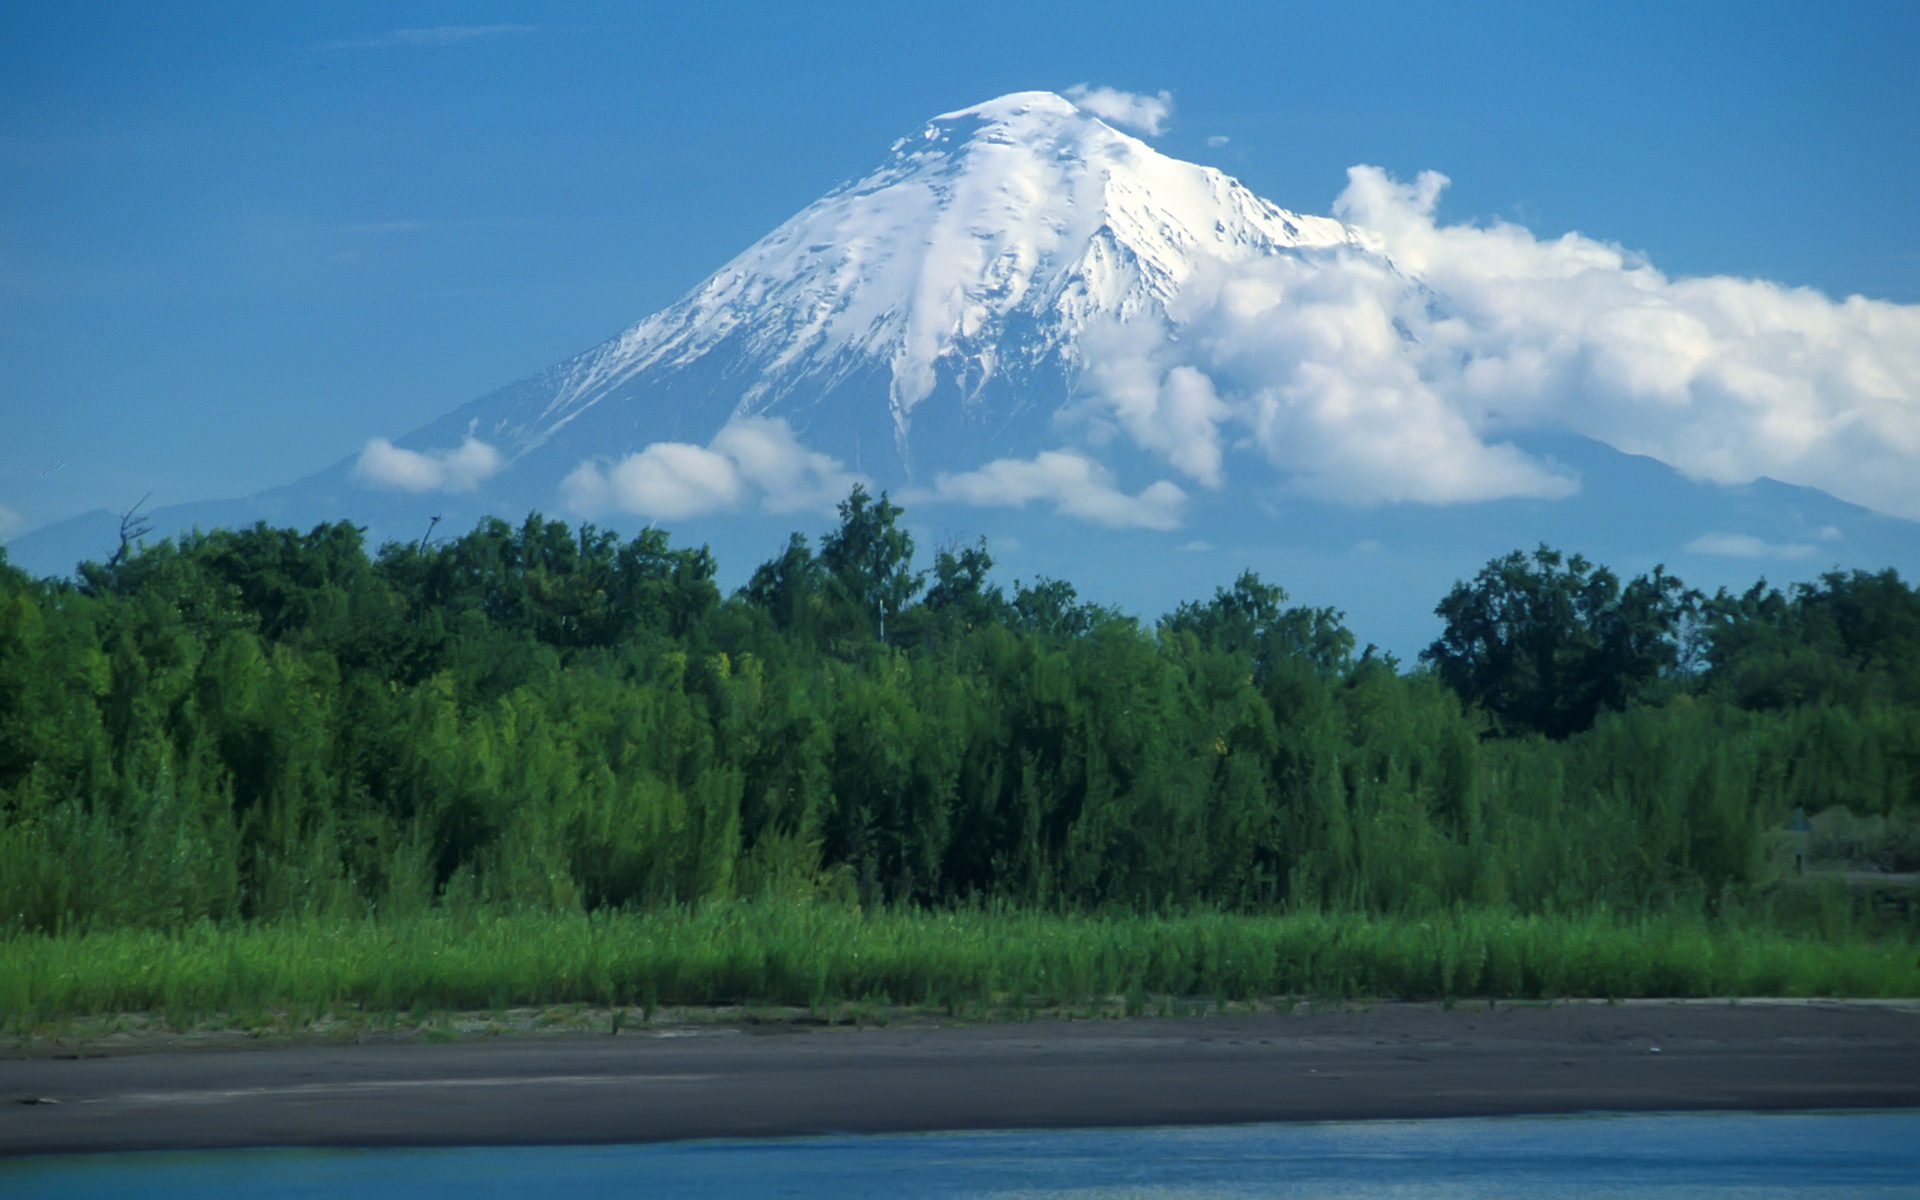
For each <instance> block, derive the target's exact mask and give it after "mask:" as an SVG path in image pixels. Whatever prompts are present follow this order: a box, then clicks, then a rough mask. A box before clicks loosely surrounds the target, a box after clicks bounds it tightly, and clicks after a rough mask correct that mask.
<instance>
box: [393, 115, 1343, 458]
mask: <svg viewBox="0 0 1920 1200" xmlns="http://www.w3.org/2000/svg"><path fill="white" fill-rule="evenodd" d="M1347 251H1352V252H1360V253H1369V254H1377V253H1378V252H1379V247H1378V245H1377V244H1376V243H1372V242H1370V241H1369V240H1368V239H1367V238H1365V236H1364V235H1362V234H1360V233H1359V232H1357V231H1355V230H1353V229H1350V228H1348V227H1347V226H1345V225H1342V224H1341V223H1340V222H1338V221H1334V220H1331V219H1329V218H1326V217H1309V216H1301V215H1298V214H1294V213H1289V212H1285V211H1283V210H1281V209H1279V208H1276V207H1275V206H1273V205H1272V204H1269V203H1267V202H1266V201H1264V200H1262V199H1260V198H1259V197H1257V196H1255V195H1254V194H1253V193H1251V192H1249V191H1248V190H1247V189H1246V188H1244V187H1243V186H1241V185H1240V184H1239V183H1237V182H1235V181H1234V180H1232V179H1230V178H1228V177H1227V176H1225V175H1222V174H1221V173H1220V172H1218V171H1216V170H1213V169H1212V168H1209V167H1201V166H1196V165H1194V164H1191V163H1185V162H1180V161H1177V160H1175V159H1171V158H1168V157H1166V156H1165V155H1162V154H1160V153H1158V152H1157V151H1155V150H1153V149H1152V148H1151V147H1149V146H1147V145H1146V144H1145V143H1143V142H1140V141H1138V140H1136V139H1134V138H1131V137H1128V136H1127V135H1125V134H1123V133H1120V132H1118V131H1116V130H1114V129H1112V128H1111V127H1109V126H1107V125H1106V124H1104V123H1103V122H1101V121H1099V120H1098V119H1096V118H1094V117H1091V116H1089V115H1087V114H1085V113H1083V112H1081V111H1080V110H1078V109H1076V108H1075V107H1074V106H1073V105H1072V104H1070V103H1068V102H1067V101H1066V100H1063V99H1062V98H1060V97H1058V96H1055V95H1052V94H1051V93H1046V92H1024V93H1018V94H1015V95H1011V96H1004V97H1001V98H1000V99H998V100H994V101H991V102H989V103H987V104H982V105H978V106H975V107H973V108H968V109H962V110H960V111H958V112H954V113H948V114H946V115H944V116H941V117H937V118H935V119H934V120H933V121H932V122H930V123H929V124H928V125H927V127H926V128H925V129H924V130H923V131H921V133H920V134H919V135H918V136H915V137H911V138H903V139H901V140H900V141H899V142H896V143H895V144H894V146H893V148H892V150H891V152H890V153H889V155H888V157H887V160H886V161H885V162H884V163H883V164H882V165H881V166H880V167H879V169H877V170H876V171H874V172H873V173H871V174H869V175H867V176H865V177H864V178H861V179H859V180H856V181H854V182H852V183H849V184H846V185H844V186H843V187H841V188H839V189H836V190H835V191H834V192H832V193H830V194H829V195H827V196H825V197H823V198H822V199H821V200H819V201H817V202H815V203H814V204H812V205H810V206H809V207H807V208H806V209H805V210H803V211H802V212H800V213H799V214H798V215H796V216H795V217H793V218H792V219H791V220H789V221H787V222H786V223H785V224H783V225H781V226H780V227H779V228H778V229H776V230H774V231H773V232H772V233H770V234H768V235H767V236H766V237H765V238H763V239H761V240H760V241H759V242H757V243H755V244H754V245H753V246H751V247H749V248H748V249H747V250H746V251H745V252H744V253H742V254H741V255H739V256H738V257H737V258H735V259H734V260H733V261H732V262H730V263H728V264H727V265H726V266H724V267H722V268H721V269H720V270H719V271H717V272H715V273H714V274H713V275H712V276H711V277H710V278H709V279H707V280H706V282H704V283H702V284H701V285H700V286H699V287H697V288H695V289H694V290H693V291H692V292H690V293H689V294H688V295H687V296H685V297H684V298H682V299H681V300H680V301H679V302H678V303H676V304H674V305H673V306H672V307H670V308H668V309H665V310H664V311H662V312H659V313H656V314H654V315H653V316H651V317H648V318H646V319H645V320H643V321H641V322H639V323H638V324H636V325H634V326H632V327H631V328H629V329H628V330H626V331H625V332H623V333H622V334H620V335H619V336H618V337H616V338H614V339H612V340H610V341H608V342H607V343H606V344H604V345H602V346H599V347H597V348H596V349H594V350H591V351H589V352H587V353H585V354H582V355H580V356H578V357H577V358H574V359H572V360H570V361H568V362H565V363H562V364H560V365H558V366H556V367H554V368H552V369H551V370H549V371H546V372H543V373H542V374H541V375H539V376H537V377H536V378H534V379H532V380H528V381H525V382H524V383H522V384H518V385H515V386H514V387H512V388H508V389H505V390H503V391H501V392H498V393H495V394H494V395H492V396H489V397H486V398H483V399H482V400H481V401H478V402H476V403H475V404H474V405H471V406H468V407H467V408H465V409H462V410H461V411H460V412H458V413H455V414H450V416H449V418H448V419H447V420H446V421H444V422H440V423H436V425H435V426H430V427H429V429H428V430H423V431H421V436H419V437H417V438H409V439H405V440H404V441H403V443H402V444H403V445H404V444H411V443H414V442H419V443H420V444H422V445H434V444H438V445H445V444H447V443H448V439H449V435H462V436H463V435H465V434H468V433H471V434H472V435H473V436H475V437H477V438H479V439H481V440H482V441H485V442H488V443H489V444H492V445H495V446H497V447H499V448H500V449H501V451H502V452H503V453H504V454H505V455H506V457H507V459H508V460H509V462H510V463H517V462H519V461H520V460H523V459H526V458H528V457H529V456H535V457H537V458H538V459H542V460H546V461H547V462H548V464H549V466H548V469H549V470H551V469H552V462H553V460H554V459H555V458H556V453H555V452H556V451H559V452H560V453H559V454H558V455H557V457H558V458H559V460H560V461H562V462H565V465H566V466H567V467H568V468H571V467H572V466H573V465H574V463H576V462H578V461H579V458H580V457H587V456H591V455H594V454H600V455H614V454H620V453H626V452H631V451H636V450H639V449H641V448H642V447H643V446H645V445H647V444H649V443H650V442H653V441H682V442H698V443H704V442H705V441H706V440H707V439H709V438H710V437H712V435H713V434H714V433H715V432H716V431H717V430H718V429H719V428H720V427H721V426H722V425H724V424H725V423H726V422H727V421H728V420H729V419H731V418H733V417H736V416H744V417H770V418H780V419H783V420H785V421H786V422H787V423H788V425H789V427H790V428H791V429H792V430H793V431H794V433H796V434H797V435H798V436H799V437H800V438H801V439H802V440H803V441H804V442H805V443H806V444H807V445H808V446H809V447H811V448H813V449H815V450H817V451H821V452H824V453H826V454H828V455H831V456H833V457H834V458H836V459H839V460H840V461H842V462H844V463H846V464H848V465H849V466H851V467H852V468H853V469H855V470H857V471H860V472H862V473H864V474H866V475H869V476H871V477H873V478H875V479H876V480H878V481H879V482H880V483H882V484H883V485H885V484H898V483H901V482H905V481H906V480H908V479H912V478H927V477H930V474H931V471H932V470H935V469H954V468H961V467H966V466H972V465H975V464H976V463H977V462H978V461H981V460H983V459H985V458H990V457H992V454H993V452H994V451H996V450H999V449H1003V448H1011V447H1016V446H1023V445H1024V443H1026V442H1029V441H1031V440H1032V439H1033V437H1034V436H1037V435H1038V434H1039V433H1041V432H1044V429H1045V426H1046V422H1047V420H1048V419H1049V418H1051V417H1052V415H1053V413H1054V412H1055V411H1057V410H1058V408H1059V407H1060V406H1061V405H1062V404H1063V403H1064V402H1065V401H1066V399H1067V397H1068V394H1069V392H1070V389H1071V381H1072V378H1073V375H1074V373H1075V371H1076V370H1077V369H1078V367H1079V366H1080V365H1081V362H1080V347H1081V341H1082V338H1083V336H1084V335H1085V333H1086V331H1087V330H1088V329H1089V328H1090V327H1091V326H1092V325H1093V324H1094V323H1096V322H1099V321H1101V320H1103V319H1105V320H1121V319H1129V318H1133V317H1137V316H1140V315H1142V314H1150V315H1156V316H1161V317H1165V316H1166V315H1167V310H1168V305H1169V304H1170V303H1171V302H1172V301H1173V300H1174V299H1175V298H1176V297H1177V296H1178V294H1179V292H1180V289H1181V285H1182V284H1183V283H1184V282H1185V281H1186V280H1187V279H1188V278H1189V277H1190V276H1191V275H1192V274H1193V273H1194V272H1195V271H1196V270H1198V269H1200V268H1201V267H1202V266H1203V265H1206V264H1209V263H1214V264H1230V263H1236V262H1240V261H1244V260H1246V259H1248V258H1250V257H1254V256H1260V255H1274V254H1316V253H1334V252H1347ZM956 435H957V436H960V437H961V439H962V442H961V446H962V447H963V448H964V449H963V451H962V452H960V453H956V449H958V448H957V447H956V446H955V443H954V438H955V436H956ZM435 439H439V440H438V441H437V442H436V441H435ZM569 457H572V458H573V461H572V462H566V459H567V458H569Z"/></svg>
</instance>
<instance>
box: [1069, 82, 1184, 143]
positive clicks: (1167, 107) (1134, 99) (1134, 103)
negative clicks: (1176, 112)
mask: <svg viewBox="0 0 1920 1200" xmlns="http://www.w3.org/2000/svg"><path fill="white" fill-rule="evenodd" d="M1066 96H1067V99H1069V100H1071V101H1073V102H1074V104H1075V105H1077V106H1078V107H1079V108H1080V109H1081V110H1082V111H1083V112H1090V113H1092V114H1093V115H1094V116H1096V117H1099V118H1100V119H1101V120H1102V121H1106V122H1107V123H1109V124H1112V125H1120V126H1124V127H1125V128H1127V129H1131V130H1134V131H1135V132H1137V133H1144V134H1146V135H1147V136H1148V137H1159V136H1160V135H1161V134H1162V133H1163V132H1165V131H1166V128H1167V122H1168V121H1170V120H1172V119H1173V93H1172V92H1168V91H1162V92H1161V93H1160V94H1159V95H1157V96H1143V95H1141V94H1139V93H1138V92H1123V91H1121V90H1120V89H1118V88H1110V87H1088V86H1087V85H1086V84H1084V83H1076V84H1074V85H1073V86H1072V87H1070V88H1068V89H1067V91H1066Z"/></svg>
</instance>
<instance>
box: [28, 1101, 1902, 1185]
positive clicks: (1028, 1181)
mask: <svg viewBox="0 0 1920 1200" xmlns="http://www.w3.org/2000/svg"><path fill="white" fill-rule="evenodd" d="M0 1195H5V1196H8V1197H28V1196H59V1197H62V1198H63V1200H81V1198H82V1197H90V1196H127V1195H141V1196H183V1197H184V1196H193V1197H198V1198H205V1197H228V1196H233V1197H240V1196H246V1197H255V1196H282V1197H297V1196H350V1197H353V1198H354V1200H378V1198H380V1197H388V1196H392V1197H402V1196H405V1197H415V1196H423V1197H430V1196H448V1197H459V1198H460V1200H479V1198H481V1197H488V1196H528V1195H564V1196H565V1197H567V1200H593V1198H598V1197H614V1196H646V1197H670V1196H700V1197H720V1198H726V1197H743V1198H744V1197H753V1198H755V1200H758V1198H761V1197H797V1198H811V1197H820V1198H822V1200H826V1198H828V1197H832V1198H835V1200H840V1198H844V1197H864V1196H875V1197H963V1196H964V1197H1076V1198H1080V1197H1085V1198H1088V1200H1093V1198H1100V1200H1106V1198H1109V1197H1113V1198H1118V1197H1154V1198H1163V1197H1164V1198H1168V1200H1172V1198H1179V1200H1190V1198H1193V1200H1197V1198H1200V1197H1216V1196H1217V1197H1241V1196H1261V1197H1288V1196H1312V1197H1347V1196H1369V1197H1394V1198H1403V1197H1456V1196H1458V1197H1465V1196H1472V1197H1503V1196H1513V1197H1529V1198H1533V1197H1562V1196H1568V1197H1571V1196H1579V1197H1593V1196H1634V1197H1650V1196H1658V1197H1665V1196H1675V1197H1677V1196H1689V1197H1693V1196H1710V1197H1733V1196H1738V1197H1765V1196H1821V1197H1858V1196H1915V1197H1920V1112H1915V1111H1901V1112H1878V1113H1819V1114H1806V1113H1789V1114H1769V1115H1747V1114H1727V1113H1712V1114H1686V1115H1669V1116H1658V1115H1656V1116H1622V1117H1556V1118H1506V1119H1499V1120H1471V1121H1368V1122H1353V1123H1343V1124H1321V1125H1260V1126H1252V1127H1235V1128H1226V1129H1120V1130H1080V1131H1072V1132H1066V1133H977V1134H925V1135H914V1136H895V1137H837V1138H815V1139H805V1140H793V1141H768V1142H749V1141H732V1142H696V1143H681V1144H676V1145H664V1146H593V1147H532V1148H515V1149H496V1148H484V1149H458V1150H377V1151H376V1150H326V1151H314V1150H246V1151H227V1152H219V1153H197V1152H196V1153H161V1154H113V1155H84V1156H73V1157H48V1158H39V1159H27V1160H17V1161H13V1162H3V1163H0Z"/></svg>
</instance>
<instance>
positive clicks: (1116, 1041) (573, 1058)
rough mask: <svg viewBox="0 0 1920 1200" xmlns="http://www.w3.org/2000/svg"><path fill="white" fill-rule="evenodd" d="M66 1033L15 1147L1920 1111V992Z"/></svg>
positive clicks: (599, 1139)
mask: <svg viewBox="0 0 1920 1200" xmlns="http://www.w3.org/2000/svg"><path fill="white" fill-rule="evenodd" d="M47 1049H51V1048H50V1047H49V1048H47ZM65 1052H66V1053H71V1054H73V1055H74V1057H32V1058H27V1057H17V1058H11V1059H9V1060H7V1061H0V1098H4V1099H6V1100H7V1101H8V1103H6V1104H4V1105H0V1153H5V1154H25V1153H61V1152H87V1151H101V1150H127V1149H167V1148H190V1147H239V1146H263V1145H283V1146H382V1145H474V1144H576V1143H582V1144H584V1143H608V1142H647V1141H672V1140H681V1139H689V1138H714V1137H774V1136H801V1135H808V1134H822V1133H835V1132H840V1133H856V1132H857V1133H868V1132H872V1133H881V1132H908V1131H920V1130H934V1129H1028V1128H1030V1129H1043V1128H1069V1127H1108V1126H1148V1125H1206V1124H1223V1123H1229V1124H1230V1123H1246V1122H1262V1121H1302V1120H1312V1121H1319V1120H1356V1119H1371V1118H1414V1117H1442V1116H1494V1115H1509V1114H1544V1113H1574V1112H1593V1111H1609V1112H1647V1111H1674V1110H1704V1109H1739V1110H1768V1111H1777V1110H1785V1109H1818V1108H1884V1107H1916V1106H1920V1006H1917V1005H1915V1004H1913V1003H1911V1002H1891V1003H1863V1002H1844V1001H1776V1000H1743V1001H1738V1002H1733V1003H1729V1002H1727V1001H1724V1000H1722V1001H1715V1002H1711V1003H1702V1002H1663V1001H1655V1002H1624V1003H1617V1004H1607V1003H1582V1002H1576V1003H1566V1002H1557V1003H1543V1004H1507V1003H1498V1004H1492V1005H1487V1004H1480V1003H1474V1004H1459V1005H1454V1006H1451V1007H1449V1006H1446V1005H1442V1004H1408V1003H1380V1004H1370V1005H1354V1004H1342V1005H1332V1004H1329V1005H1321V1006H1314V1005H1296V1006H1294V1008H1293V1011H1291V1012H1280V1011H1271V1010H1269V1011H1259V1012H1254V1011H1245V1012H1237V1013H1224V1014H1213V1015H1208V1016H1205V1017H1174V1018H1164V1019H1133V1020H1069V1019H1064V1018H1050V1019H1038V1020H1033V1021H1027V1022H1019V1023H998V1024H980V1025H967V1026H958V1027H956V1026H953V1025H950V1024H945V1023H941V1022H940V1021H939V1020H938V1019H937V1018H935V1017H931V1016H921V1017H918V1018H915V1019H912V1020H902V1021H897V1022H894V1023H891V1024H889V1025H887V1026H885V1027H881V1026H879V1025H876V1024H865V1025H809V1024H800V1023H793V1022H787V1023H779V1022H772V1021H768V1022H752V1021H708V1022H704V1023H703V1022H672V1023H664V1022H659V1021H656V1022H654V1023H652V1024H650V1025H646V1026H642V1027H634V1026H629V1027H626V1028H623V1029H622V1030H621V1031H620V1032H618V1033H609V1032H606V1031H604V1029H603V1030H602V1031H601V1032H597V1033H595V1032H587V1031H568V1030H556V1031H553V1032H549V1033H547V1034H546V1035H544V1036H531V1035H528V1036H508V1035H504V1034H503V1035H499V1036H492V1037H484V1036H483V1037H471V1038H460V1039H456V1040H454V1041H450V1042H446V1043H442V1044H433V1043H430V1042H427V1041H424V1040H417V1039H416V1040H411V1041H408V1040H401V1039H398V1038H395V1037H393V1036H391V1035H385V1034H380V1033H377V1032H374V1033H362V1034H358V1035H354V1036H353V1037H352V1038H351V1039H348V1038H347V1037H346V1036H344V1035H343V1036H342V1037H341V1039H340V1040H337V1041H333V1042H326V1043H320V1044H314V1043H307V1044H284V1043H282V1044H271V1043H264V1042H253V1043H251V1044H250V1045H249V1047H248V1048H244V1049H242V1048H236V1047H234V1046H216V1045H202V1046H201V1047H200V1048H197V1049H185V1048H169V1049H165V1050H156V1051H153V1052H147V1053H139V1052H129V1050H128V1049H127V1048H119V1049H115V1048H110V1047H105V1046H100V1045H95V1046H92V1047H90V1048H84V1049H80V1048H75V1049H71V1050H68V1051H65ZM14 1053H16V1054H17V1053H20V1051H18V1050H16V1051H15V1052H14Z"/></svg>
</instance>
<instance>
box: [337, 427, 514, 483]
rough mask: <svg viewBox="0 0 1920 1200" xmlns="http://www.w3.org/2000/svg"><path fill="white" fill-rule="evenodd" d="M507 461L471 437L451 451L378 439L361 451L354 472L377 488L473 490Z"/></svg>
mask: <svg viewBox="0 0 1920 1200" xmlns="http://www.w3.org/2000/svg"><path fill="white" fill-rule="evenodd" d="M503 465H505V460H503V459H502V458H501V456H500V452H499V451H498V450H495V449H494V448H493V447H492V446H489V445H487V444H486V443H485V442H483V441H480V440H479V439H478V438H475V437H471V436H469V437H468V438H467V439H466V440H465V441H464V442H462V443H461V444H460V445H459V446H457V447H455V448H453V449H451V450H429V451H426V452H425V453H421V452H419V451H416V450H404V449H402V448H400V447H399V446H396V445H394V444H393V443H392V442H389V441H388V440H387V439H385V438H374V439H373V440H372V441H370V442H368V443H367V444H366V446H365V448H364V449H362V450H361V451H360V458H359V460H358V461H357V462H355V463H354V473H355V474H357V475H358V476H359V477H360V478H361V479H362V480H363V481H365V482H366V483H369V484H371V485H372V486H374V487H377V488H386V489H390V490H394V491H402V492H471V491H473V490H474V489H476V488H478V487H479V486H480V482H481V481H482V480H484V479H486V478H487V477H488V476H489V475H492V474H493V473H494V472H496V471H498V470H499V469H500V468H501V467H502V466H503Z"/></svg>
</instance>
